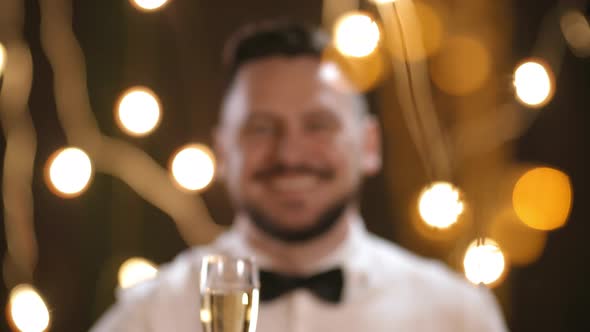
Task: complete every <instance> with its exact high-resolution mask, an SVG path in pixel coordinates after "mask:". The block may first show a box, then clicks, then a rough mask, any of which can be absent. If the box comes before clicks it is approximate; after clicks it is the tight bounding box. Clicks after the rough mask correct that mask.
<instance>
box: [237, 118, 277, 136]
mask: <svg viewBox="0 0 590 332" xmlns="http://www.w3.org/2000/svg"><path fill="white" fill-rule="evenodd" d="M276 133H277V125H276V123H275V121H272V120H271V119H261V118H259V119H250V120H249V121H248V122H246V124H245V125H244V128H243V134H244V135H246V136H256V137H260V136H274V135H276Z"/></svg>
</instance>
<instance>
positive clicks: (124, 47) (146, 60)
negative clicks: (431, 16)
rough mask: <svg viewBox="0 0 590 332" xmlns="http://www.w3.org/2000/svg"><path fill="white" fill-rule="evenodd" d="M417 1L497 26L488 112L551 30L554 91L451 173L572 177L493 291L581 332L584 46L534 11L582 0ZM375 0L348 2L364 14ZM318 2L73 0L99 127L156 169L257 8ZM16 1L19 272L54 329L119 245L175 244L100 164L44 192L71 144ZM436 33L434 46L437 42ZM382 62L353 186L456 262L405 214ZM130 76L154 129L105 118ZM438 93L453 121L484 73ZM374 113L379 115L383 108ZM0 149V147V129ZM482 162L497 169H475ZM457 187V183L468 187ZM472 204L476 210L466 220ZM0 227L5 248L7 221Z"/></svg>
mask: <svg viewBox="0 0 590 332" xmlns="http://www.w3.org/2000/svg"><path fill="white" fill-rule="evenodd" d="M0 1H4V0H0ZM424 2H425V3H429V4H431V5H433V6H434V8H446V13H447V15H449V17H453V19H448V20H447V21H446V22H447V23H448V24H450V25H452V24H455V25H454V26H453V27H449V28H448V29H447V31H448V32H447V33H448V34H451V33H452V32H453V31H457V30H458V29H463V31H465V29H466V30H467V31H469V28H470V27H477V28H475V31H476V32H478V33H481V34H482V35H485V36H488V35H489V34H494V33H497V34H496V35H494V36H496V37H490V40H493V39H494V38H498V39H500V40H499V41H495V44H492V45H499V46H497V48H492V49H490V52H491V56H490V58H491V59H492V66H491V68H492V69H491V71H490V75H493V76H494V77H495V78H494V79H489V83H488V84H490V89H492V88H493V89H495V90H494V91H495V92H494V102H488V103H487V104H486V105H485V106H483V105H482V108H488V109H490V112H494V111H493V108H492V107H490V106H489V105H491V104H494V105H502V104H505V103H507V102H508V99H510V98H513V97H512V96H511V95H510V94H509V91H510V77H511V75H512V71H513V68H514V66H515V65H516V64H517V63H518V62H520V61H521V60H522V59H523V58H526V57H528V56H531V55H533V54H534V52H535V51H536V47H537V46H538V44H539V40H545V41H548V42H552V41H553V40H554V41H556V43H558V44H556V45H555V46H554V48H555V49H557V48H559V47H562V46H563V47H565V49H564V52H563V54H562V55H560V59H561V65H560V67H559V69H558V70H555V69H554V72H555V86H556V88H555V94H554V96H553V99H552V100H551V101H550V102H549V103H548V104H547V105H546V106H545V107H544V108H542V109H541V110H537V111H534V112H536V115H535V118H534V120H533V121H532V122H531V124H530V126H528V127H527V128H526V130H524V131H523V132H522V133H521V134H520V135H519V136H518V137H517V138H515V139H514V140H509V141H507V142H505V143H502V144H499V145H498V146H497V147H495V148H493V149H491V150H490V151H488V152H486V153H481V154H479V155H475V156H474V157H471V158H467V159H466V160H465V164H464V165H462V166H457V167H455V170H456V174H454V175H453V177H454V179H457V182H458V183H460V184H464V185H465V187H466V188H477V189H473V191H476V195H479V197H480V198H481V197H484V196H486V195H494V194H496V193H495V192H494V191H495V190H496V189H494V187H486V186H485V185H482V186H481V187H477V186H474V184H473V183H474V182H473V179H478V181H479V180H480V181H481V182H482V183H488V184H489V183H490V182H494V181H496V180H495V179H497V178H498V177H499V178H502V172H503V170H506V169H508V168H504V167H498V168H497V169H496V170H495V171H489V170H487V169H486V167H491V166H490V165H495V164H496V161H497V160H498V155H501V156H502V157H501V159H502V160H503V161H505V160H509V161H510V162H514V163H519V162H520V163H526V164H540V165H550V166H551V167H555V168H557V169H560V170H561V171H563V172H564V173H565V174H567V175H568V176H569V178H570V180H571V183H572V187H573V206H572V209H571V212H570V215H569V218H568V222H567V224H566V225H565V226H563V227H561V228H559V229H557V230H555V231H551V232H549V233H548V237H547V241H546V243H544V249H543V251H542V253H541V254H540V255H539V257H538V258H537V259H536V260H535V261H533V262H530V263H528V264H524V265H521V266H511V267H510V268H509V270H508V271H507V274H506V277H505V279H504V280H503V281H502V283H501V284H500V285H498V286H497V287H496V288H494V292H495V293H496V295H497V296H498V298H499V301H500V303H501V305H502V308H503V310H504V314H505V316H506V319H507V322H508V325H509V327H510V329H511V331H515V332H518V331H522V332H524V331H539V332H540V331H551V332H554V331H590V320H589V319H588V318H587V313H586V310H587V308H589V307H590V285H589V284H588V282H587V280H590V268H589V265H590V264H588V262H590V250H589V249H588V248H587V242H586V236H587V235H588V234H590V232H589V230H590V229H589V228H590V226H589V224H588V219H589V218H590V208H589V207H588V204H586V202H587V201H588V198H589V197H588V195H589V193H588V190H589V188H590V181H589V175H590V174H589V173H590V172H589V169H590V164H589V158H588V156H587V154H588V143H587V142H588V141H589V139H590V134H589V129H590V116H589V114H588V113H589V112H588V105H590V97H589V96H590V93H589V92H590V70H589V69H590V66H589V62H588V61H589V60H588V58H587V57H583V56H577V55H576V54H574V53H573V52H572V51H571V49H570V48H569V47H568V45H567V43H566V42H565V40H564V39H563V37H562V36H561V35H560V33H561V31H560V30H559V24H558V23H557V24H556V25H554V26H552V28H551V29H553V30H551V29H549V30H548V31H550V33H552V34H557V37H555V36H549V35H547V36H545V35H543V33H545V32H543V31H544V29H545V27H546V25H544V24H545V23H544V22H545V21H546V20H547V17H548V16H549V17H550V16H551V15H553V14H552V13H554V11H555V8H562V7H568V6H571V7H572V8H578V9H581V11H582V12H583V13H584V14H585V15H586V16H587V15H588V14H589V13H588V6H587V5H586V4H585V2H583V1H578V2H575V1H571V2H568V1H562V2H559V1H548V0H512V1H509V0H499V1H494V2H493V3H492V4H490V3H487V1H483V0H470V1H467V0H463V1H460V0H424ZM16 3H18V2H16ZM372 6H373V5H372V4H369V3H365V2H361V4H360V7H361V8H363V9H365V10H368V11H369V12H375V11H374V9H372ZM466 8H467V9H469V8H472V9H473V10H474V12H473V13H474V15H471V16H460V17H459V18H457V17H455V16H453V15H463V14H464V13H467V11H466V10H467V9H466ZM485 8H488V9H486V10H484V9H485ZM322 10H323V3H322V2H321V1H312V0H298V1H294V0H289V1H281V2H277V1H270V0H251V1H198V0H170V3H169V4H167V5H166V7H164V8H163V9H161V10H160V11H157V12H153V13H144V12H141V11H138V10H137V9H136V8H135V7H133V6H132V5H130V3H129V2H128V1H124V0H120V1H113V0H107V1H81V0H79V1H75V2H74V4H73V12H72V15H73V16H72V17H73V31H74V33H75V36H76V38H77V39H78V42H79V43H80V46H81V48H82V51H83V53H84V55H85V57H86V58H85V61H86V62H85V63H86V70H87V75H88V76H87V84H88V93H89V98H90V103H91V106H92V111H93V114H94V116H95V118H96V120H97V123H98V126H99V128H100V130H101V132H102V133H103V134H104V135H107V136H111V137H115V138H119V139H121V140H124V141H126V142H129V143H131V144H132V145H134V146H136V147H138V148H140V149H142V150H143V151H145V152H146V153H147V154H148V155H149V156H151V157H152V158H153V159H154V160H155V161H156V162H157V163H158V164H159V165H161V166H162V167H167V165H168V162H169V158H170V155H171V154H172V153H173V152H174V151H175V150H176V149H177V148H178V147H180V146H182V145H184V144H186V143H188V142H201V143H204V144H207V145H210V144H211V131H212V129H213V127H214V124H215V121H216V117H217V110H218V109H219V105H220V102H221V96H222V93H223V87H224V76H223V67H222V63H221V53H222V47H223V43H224V40H225V39H226V38H227V37H228V36H229V35H230V34H231V33H232V32H233V31H234V30H235V29H236V28H238V27H239V26H241V25H242V24H244V23H247V22H251V21H256V20H260V19H266V18H275V17H287V18H293V19H296V20H301V21H305V22H309V23H314V24H318V25H319V24H321V23H322V20H323V19H325V16H323V14H322ZM25 13H26V14H25V21H24V38H25V39H26V41H27V42H28V44H29V46H30V49H31V54H32V59H33V68H34V71H33V82H32V90H31V95H30V98H29V103H28V105H29V111H30V114H31V116H32V121H33V124H34V129H35V132H36V137H37V139H38V145H37V151H36V157H35V167H34V176H33V186H32V192H33V198H34V227H35V232H36V237H37V241H38V263H37V265H36V268H35V270H34V275H33V280H32V282H33V284H34V286H35V287H36V288H37V289H38V290H39V291H40V293H41V294H42V295H43V298H44V299H45V301H46V303H47V304H48V306H49V308H50V313H51V319H52V325H51V328H50V330H51V331H86V330H88V329H89V327H90V326H91V324H92V323H93V322H94V321H95V320H96V319H97V318H98V317H99V316H100V315H101V314H102V313H103V311H104V310H105V309H106V308H107V307H108V306H109V305H110V304H112V302H113V301H114V290H115V287H116V284H117V269H118V267H119V265H120V264H121V263H122V262H123V261H124V260H125V259H126V258H128V257H132V256H140V257H145V258H147V259H149V260H151V261H153V262H155V263H156V264H162V263H165V262H167V261H169V260H171V259H172V258H173V257H174V256H175V255H176V254H178V253H179V252H180V251H181V250H183V249H184V248H186V247H187V244H186V242H185V241H184V240H183V237H182V235H181V234H180V233H179V230H178V228H177V227H176V225H175V223H174V222H173V221H172V219H171V217H169V216H168V215H167V214H166V213H164V212H162V211H161V210H160V209H158V208H156V207H155V206H154V205H152V204H150V203H149V202H147V201H146V200H144V199H142V198H141V197H140V196H139V195H137V194H136V193H135V191H134V190H132V188H131V187H130V186H129V185H128V184H126V183H125V182H124V181H122V180H120V179H117V178H115V177H113V176H110V175H105V174H102V173H100V172H97V173H96V174H95V175H94V178H93V181H92V183H91V185H90V187H89V188H88V190H87V191H86V192H85V193H83V194H82V195H80V196H79V197H74V198H71V199H64V198H61V197H59V196H57V195H55V194H54V193H53V192H52V191H51V190H49V189H48V187H47V185H46V183H45V180H44V169H45V165H46V162H47V160H48V158H49V157H50V155H51V154H53V153H54V151H56V150H57V149H59V148H61V147H63V146H66V145H68V142H67V140H66V135H65V133H64V130H63V128H62V126H61V124H60V121H59V119H58V112H57V110H56V102H55V97H54V83H53V79H54V71H53V69H52V67H51V66H50V65H49V62H48V58H47V57H46V55H45V52H44V51H43V49H42V47H41V35H40V16H41V15H40V8H39V4H38V3H37V1H29V0H27V1H25ZM478 15H483V16H478ZM458 22H459V23H458ZM324 24H325V22H324ZM480 25H484V26H483V27H480ZM458 27H459V28H458ZM442 43H443V48H444V43H445V40H444V39H443V41H442ZM559 45H561V46H559ZM549 48H550V49H551V48H552V47H549ZM496 52H498V53H497V54H496ZM434 56H435V57H436V55H434ZM433 61H436V60H433ZM449 69H450V70H453V69H452V68H449ZM389 70H391V68H389ZM392 75H393V74H392V73H389V74H388V76H386V77H385V78H384V80H383V81H381V82H380V83H379V85H378V86H376V87H374V88H372V89H371V90H370V91H369V92H368V97H369V100H370V102H371V105H372V106H373V111H374V112H375V113H376V114H377V115H378V116H379V117H380V119H381V120H382V121H384V122H385V121H389V123H387V124H386V123H384V124H383V129H384V137H385V140H384V142H385V144H384V153H385V155H386V160H385V168H384V171H383V172H382V173H381V174H380V175H379V176H377V177H375V178H373V179H370V180H369V181H368V182H367V184H366V186H365V188H364V194H365V195H364V196H363V211H364V215H365V217H366V222H367V225H368V228H369V229H370V230H371V231H372V232H375V233H377V234H379V235H381V236H383V237H385V238H388V239H391V240H392V241H394V242H397V243H400V244H401V245H402V246H404V247H406V248H409V249H411V250H413V251H415V252H417V253H419V254H421V255H425V256H429V257H434V258H438V259H442V260H444V261H446V262H447V263H449V265H451V266H452V267H454V268H457V269H458V270H460V269H459V268H458V266H459V265H457V264H456V262H455V261H454V259H455V258H456V256H459V254H458V252H460V251H461V250H463V249H464V246H465V244H466V243H464V237H454V238H451V239H450V240H445V241H442V242H441V241H432V240H431V239H428V238H424V237H421V236H420V235H419V234H418V232H416V231H413V228H412V225H411V224H412V223H411V221H410V219H412V216H410V215H411V213H410V212H408V211H410V210H412V211H413V210H415V207H414V206H415V202H414V201H415V196H416V195H417V194H418V192H419V191H420V190H421V188H422V186H423V185H425V184H427V182H428V181H427V179H426V177H425V176H424V173H425V172H424V170H423V168H422V167H421V166H420V160H419V158H418V155H417V154H416V152H414V151H413V148H412V146H413V143H412V141H411V140H410V136H409V135H408V134H407V133H406V132H405V131H406V129H405V124H404V122H403V117H402V116H401V115H400V114H399V110H398V109H397V107H395V105H397V101H396V92H395V89H394V85H395V83H394V80H393V79H392ZM135 85H142V86H148V87H150V88H151V89H152V90H153V91H155V92H156V93H157V94H158V96H159V98H160V100H161V104H162V107H163V117H162V122H161V123H160V126H159V127H158V128H157V130H156V131H155V132H154V133H152V134H151V135H149V136H146V137H142V138H134V137H130V136H127V135H125V134H124V133H123V132H122V131H121V130H120V129H119V128H118V127H117V125H116V123H115V121H114V120H113V114H114V113H113V109H114V107H115V104H116V102H117V99H118V98H119V96H120V94H121V93H122V91H124V90H126V89H127V88H129V87H131V86H135ZM498 86H504V88H498ZM440 90H441V89H437V87H433V95H434V103H435V107H436V108H437V109H438V110H441V112H443V113H442V115H441V118H442V119H443V124H444V125H443V127H446V126H447V125H452V124H453V123H454V121H459V120H461V118H465V115H454V114H451V112H452V109H453V107H454V106H453V105H459V107H468V108H472V112H478V111H479V110H478V108H479V107H478V106H477V105H478V102H479V101H480V100H481V99H480V98H482V96H486V92H485V91H484V90H486V87H485V86H483V87H481V88H479V89H478V90H477V91H476V92H474V93H473V94H471V95H470V96H462V97H459V96H450V95H448V94H446V93H445V92H444V91H440ZM443 90H444V89H443ZM482 91H483V92H482ZM461 98H464V100H467V101H465V104H461V105H460V103H461V102H457V101H455V100H456V99H461ZM484 99H485V98H484ZM510 102H512V100H510ZM391 105H394V106H391ZM466 105H467V106H466ZM469 105H472V106H473V105H475V107H472V106H469ZM385 112H390V113H389V115H388V116H386V115H384V113H385ZM0 149H2V151H1V152H2V155H4V153H5V141H2V144H1V145H0ZM487 174H493V176H494V177H490V178H486V177H487ZM146 180H149V179H146ZM465 192H466V195H467V196H468V195H469V190H467V189H466V190H465ZM490 192H491V193H490ZM202 197H203V199H204V201H205V203H206V205H207V206H208V208H209V212H210V213H211V215H212V217H213V219H214V220H215V221H216V222H217V223H219V224H222V225H228V224H230V223H231V218H232V211H231V210H230V209H229V208H228V207H229V202H228V200H227V199H226V197H225V193H224V191H223V188H222V186H221V185H220V184H219V183H213V184H212V185H211V186H210V187H209V188H208V189H207V190H205V191H204V192H203V193H202ZM474 209H475V208H474ZM489 209H490V210H493V209H494V208H493V207H490V208H489ZM481 215H482V216H483V217H482V218H485V216H486V214H481ZM477 216H478V214H475V217H474V218H473V222H474V223H477V222H479V221H478V217H477ZM481 222H483V221H481ZM3 229H4V227H3ZM196 231H197V232H198V229H197V230H196ZM1 235H2V236H0V251H1V252H2V256H4V255H5V252H6V245H7V244H6V234H4V233H3V234H1ZM7 287H8V285H3V287H0V299H1V301H2V303H0V304H1V305H3V306H5V305H6V302H7V296H8V294H9V292H10V289H9V288H7ZM0 329H2V330H3V331H10V329H9V326H8V323H7V319H0Z"/></svg>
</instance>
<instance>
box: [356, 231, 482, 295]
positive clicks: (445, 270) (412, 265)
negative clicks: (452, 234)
mask: <svg viewBox="0 0 590 332" xmlns="http://www.w3.org/2000/svg"><path fill="white" fill-rule="evenodd" d="M367 243H368V248H369V249H370V250H369V251H367V252H368V254H369V256H370V257H368V260H369V261H372V263H371V265H373V266H379V270H380V271H381V273H380V274H379V275H377V276H374V277H375V278H376V279H377V283H378V284H383V285H387V284H394V283H395V284H403V285H406V286H407V287H412V288H414V289H416V290H421V291H424V292H427V293H428V294H430V296H432V297H441V298H447V297H449V296H451V297H454V298H456V297H457V296H458V295H463V296H464V297H469V298H471V297H476V298H477V297H478V296H479V293H481V291H480V290H479V287H476V286H475V285H473V284H471V283H469V282H468V281H467V280H466V279H465V278H463V276H462V275H460V274H459V273H457V272H456V271H454V270H452V269H451V268H450V267H448V266H447V265H446V264H444V263H443V262H441V261H439V260H435V259H431V258H425V257H421V256H419V255H416V254H414V253H412V252H410V251H409V250H407V249H404V248H402V247H400V246H398V245H396V244H394V243H391V242H389V241H387V240H384V239H381V238H378V237H376V236H374V235H368V238H367ZM447 301H448V299H447Z"/></svg>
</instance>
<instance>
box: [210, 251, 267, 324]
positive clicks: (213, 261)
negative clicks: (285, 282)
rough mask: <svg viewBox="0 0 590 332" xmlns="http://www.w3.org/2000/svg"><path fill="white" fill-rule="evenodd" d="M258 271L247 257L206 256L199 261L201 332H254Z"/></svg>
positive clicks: (256, 316)
mask: <svg viewBox="0 0 590 332" xmlns="http://www.w3.org/2000/svg"><path fill="white" fill-rule="evenodd" d="M259 288H260V282H259V279H258V268H257V267H256V265H255V264H254V263H253V262H252V260H250V259H248V258H239V257H231V256H224V255H206V256H205V257H203V260H202V262H201V280H200V292H201V312H200V316H201V323H202V324H203V330H204V332H255V331H256V320H257V318H258V291H259Z"/></svg>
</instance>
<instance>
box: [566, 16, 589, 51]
mask: <svg viewBox="0 0 590 332" xmlns="http://www.w3.org/2000/svg"><path fill="white" fill-rule="evenodd" d="M560 24H561V31H562V32H563V36H564V38H565V40H566V41H567V43H568V44H569V46H570V48H571V50H572V52H573V53H574V54H575V55H577V56H580V57H586V56H589V55H590V24H589V23H588V19H587V18H586V16H584V14H583V13H582V12H580V11H579V10H569V11H567V12H566V13H565V14H563V16H562V17H561V20H560Z"/></svg>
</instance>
